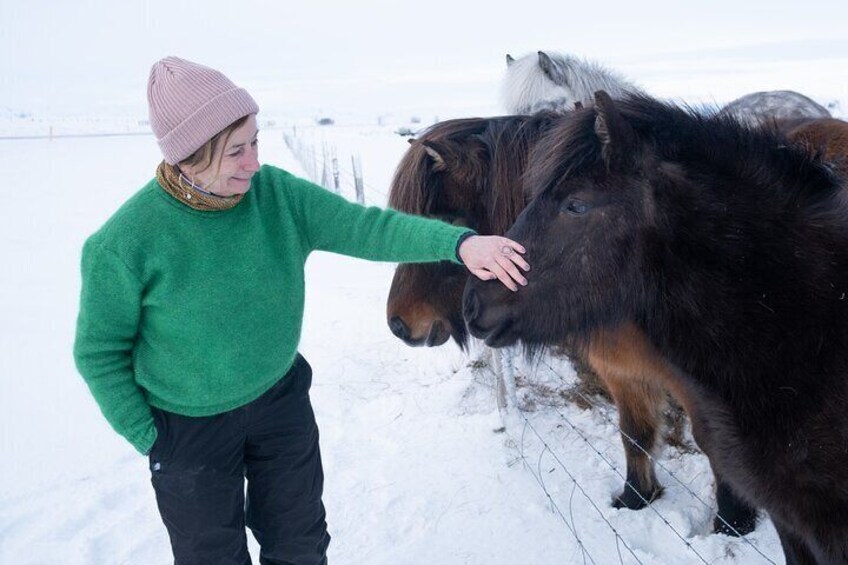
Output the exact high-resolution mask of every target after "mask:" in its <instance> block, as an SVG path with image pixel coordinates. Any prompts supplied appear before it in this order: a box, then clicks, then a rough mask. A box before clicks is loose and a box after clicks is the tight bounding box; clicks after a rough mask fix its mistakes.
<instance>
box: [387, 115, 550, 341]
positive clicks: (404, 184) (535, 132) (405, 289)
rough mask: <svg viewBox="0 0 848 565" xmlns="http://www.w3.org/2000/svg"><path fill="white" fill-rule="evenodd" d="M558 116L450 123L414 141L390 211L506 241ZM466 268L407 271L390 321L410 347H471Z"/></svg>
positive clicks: (392, 300)
mask: <svg viewBox="0 0 848 565" xmlns="http://www.w3.org/2000/svg"><path fill="white" fill-rule="evenodd" d="M553 118H554V116H553V115H552V114H548V113H543V114H539V115H537V116H532V117H529V116H507V117H500V118H468V119H460V120H448V121H445V122H440V123H438V124H436V125H434V126H432V127H431V128H430V129H429V130H427V131H426V132H424V134H423V135H421V137H419V138H418V139H416V140H414V141H412V142H411V146H410V148H409V149H408V150H407V153H406V154H405V155H404V157H403V159H402V160H401V162H400V164H399V165H398V168H397V171H396V173H395V177H394V180H393V181H392V186H391V191H390V194H389V205H390V206H391V207H393V208H395V209H397V210H400V211H402V212H407V213H411V214H417V215H423V216H428V217H433V218H439V219H442V220H445V221H447V222H450V223H453V224H457V225H463V226H467V227H470V228H471V229H474V230H475V231H477V233H480V234H484V235H488V234H501V233H503V232H504V231H506V229H507V228H508V227H509V226H510V225H511V224H512V222H513V221H514V220H515V218H516V217H517V216H518V213H519V212H520V211H521V209H523V207H524V205H525V202H526V199H525V197H524V194H523V192H522V190H521V187H522V183H521V181H520V177H521V174H522V173H523V171H524V165H525V162H526V155H527V154H528V153H529V148H530V147H531V146H532V144H533V143H534V142H535V139H536V138H538V137H539V136H540V135H541V131H543V129H544V127H546V124H548V123H550V122H551V121H552V120H553ZM467 278H468V271H467V270H466V269H465V267H463V266H461V265H457V264H454V263H450V262H447V261H445V262H441V263H431V264H405V265H400V266H399V267H398V268H397V270H396V272H395V276H394V279H393V281H392V286H391V289H390V291H389V298H388V304H387V320H388V324H389V327H390V328H391V330H392V332H393V333H394V334H395V335H396V336H397V337H399V338H400V339H402V340H403V341H405V342H406V343H407V344H409V345H427V346H438V345H442V344H443V343H445V342H446V341H447V340H448V338H449V337H453V338H454V340H455V341H456V342H457V343H458V344H459V345H460V346H461V347H464V346H465V344H466V341H467V334H466V330H465V323H464V322H463V319H462V292H463V288H464V286H465V282H466V280H467Z"/></svg>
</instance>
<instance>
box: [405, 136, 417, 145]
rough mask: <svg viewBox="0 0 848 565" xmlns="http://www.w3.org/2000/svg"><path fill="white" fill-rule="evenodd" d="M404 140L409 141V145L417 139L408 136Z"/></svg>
mask: <svg viewBox="0 0 848 565" xmlns="http://www.w3.org/2000/svg"><path fill="white" fill-rule="evenodd" d="M406 140H407V141H408V142H409V144H410V145H415V142H416V141H418V140H417V139H415V138H414V137H408V138H407V139H406Z"/></svg>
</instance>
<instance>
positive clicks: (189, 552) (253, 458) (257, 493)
mask: <svg viewBox="0 0 848 565" xmlns="http://www.w3.org/2000/svg"><path fill="white" fill-rule="evenodd" d="M311 383H312V369H311V368H310V366H309V364H308V363H307V362H306V360H305V359H304V358H303V357H301V356H300V355H298V356H297V359H296V360H295V363H294V365H293V366H292V368H291V370H290V371H289V373H288V374H287V375H286V376H285V377H284V378H282V379H280V381H279V382H278V383H277V384H275V385H274V386H273V387H271V389H270V390H268V392H266V393H265V394H263V395H262V396H260V397H259V398H257V399H256V400H254V401H253V402H251V403H249V404H247V405H245V406H242V407H241V408H237V409H235V410H231V411H229V412H225V413H223V414H218V415H216V416H209V417H202V418H192V417H188V416H180V415H178V414H174V413H171V412H165V411H163V410H158V409H154V410H153V415H154V418H155V420H156V428H157V430H158V433H159V435H158V437H157V439H156V443H155V444H154V445H153V449H152V450H151V451H150V470H151V474H152V479H151V480H152V483H153V488H154V490H155V491H156V501H157V503H158V505H159V512H160V514H161V515H162V520H163V522H165V526H166V527H167V529H168V535H169V536H170V538H171V547H172V549H173V552H174V563H175V565H195V564H198V565H200V564H202V565H210V564H214V565H224V564H227V565H229V564H232V565H236V564H238V565H244V564H249V563H250V562H251V561H250V556H249V555H248V552H247V536H246V532H245V526H247V527H249V528H250V529H251V530H252V531H253V535H254V536H255V537H256V540H257V541H258V542H259V545H260V547H261V552H260V557H259V562H260V563H262V564H263V565H264V564H268V565H271V564H279V565H324V564H326V563H327V558H326V551H327V545H328V544H329V542H330V536H329V534H327V523H326V521H325V513H324V505H323V503H322V502H321V493H322V491H323V487H324V473H323V470H322V467H321V454H320V452H319V450H318V427H317V426H316V425H315V416H314V414H313V412H312V405H311V404H310V402H309V387H310V385H311ZM245 478H247V501H246V502H245V495H244V480H245Z"/></svg>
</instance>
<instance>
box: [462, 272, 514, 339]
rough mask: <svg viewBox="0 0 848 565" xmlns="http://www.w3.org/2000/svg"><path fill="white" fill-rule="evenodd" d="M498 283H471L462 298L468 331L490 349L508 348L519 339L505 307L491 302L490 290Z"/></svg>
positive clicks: (463, 313)
mask: <svg viewBox="0 0 848 565" xmlns="http://www.w3.org/2000/svg"><path fill="white" fill-rule="evenodd" d="M498 284H500V283H498V282H494V281H493V282H492V283H489V285H488V286H487V283H477V282H476V281H474V282H469V284H468V286H466V287H465V293H464V295H463V297H462V315H463V317H464V318H465V323H466V325H467V326H468V331H469V332H470V333H471V335H473V336H474V337H476V338H478V339H482V340H483V341H485V343H486V345H488V346H489V347H506V346H508V345H512V344H513V343H515V342H516V341H518V338H517V336H516V334H515V333H514V332H513V331H512V330H513V326H514V323H513V320H512V317H511V316H510V315H509V311H508V309H507V308H506V306H505V305H503V304H501V303H496V302H495V303H492V302H490V297H489V295H490V294H492V293H491V292H487V290H488V289H495V288H497V287H496V286H491V285H498Z"/></svg>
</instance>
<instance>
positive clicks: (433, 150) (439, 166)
mask: <svg viewBox="0 0 848 565" xmlns="http://www.w3.org/2000/svg"><path fill="white" fill-rule="evenodd" d="M421 145H423V146H424V151H426V152H427V155H428V156H429V157H430V159H431V160H432V161H433V170H434V171H446V170H447V169H448V166H447V164H446V163H445V158H444V156H443V154H444V151H443V150H442V149H440V148H439V146H438V145H437V144H435V143H433V142H432V141H422V142H421Z"/></svg>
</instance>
